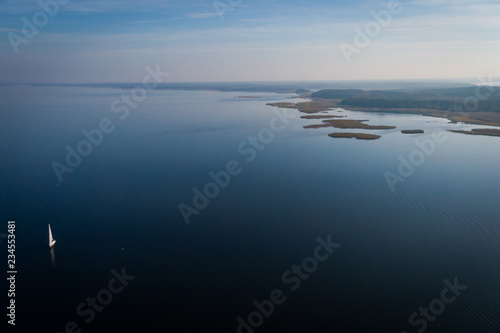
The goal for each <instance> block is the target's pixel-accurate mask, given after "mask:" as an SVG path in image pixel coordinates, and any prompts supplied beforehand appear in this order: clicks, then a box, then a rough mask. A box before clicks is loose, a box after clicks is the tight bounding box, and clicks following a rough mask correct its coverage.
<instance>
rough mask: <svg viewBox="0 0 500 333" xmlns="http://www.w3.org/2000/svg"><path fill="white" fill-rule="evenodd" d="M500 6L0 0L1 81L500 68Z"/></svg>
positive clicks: (319, 0)
mask: <svg viewBox="0 0 500 333" xmlns="http://www.w3.org/2000/svg"><path fill="white" fill-rule="evenodd" d="M44 4H45V5H44ZM55 4H57V5H55ZM43 7H45V11H44V9H43ZM389 8H391V9H393V10H392V11H390V10H389ZM396 8H397V9H396ZM377 13H378V14H380V15H381V16H380V17H381V19H380V22H377V21H376V19H375V16H376V15H377ZM387 14H388V15H387ZM499 17H500V4H499V3H498V1H496V0H495V1H493V0H456V1H448V0H413V1H411V0H404V1H403V0H402V1H401V2H400V4H399V6H396V5H395V4H394V1H392V2H391V1H390V2H388V1H379V0H366V1H355V0H352V1H351V0H325V1H323V0H268V1H263V0H184V1H181V0H164V1H160V0H141V1H137V0H135V1H131V0H120V1H118V0H109V1H96V0H85V1H81V0H80V1H79V0H58V2H57V0H40V1H33V0H30V1H28V0H0V83H27V82H32V83H33V82H35V83H45V82H47V83H90V82H140V81H141V80H142V78H143V77H144V76H145V74H146V73H147V72H146V70H145V68H146V67H147V66H150V67H153V68H155V67H156V66H159V67H160V68H161V70H162V71H164V72H169V73H170V75H169V77H168V81H171V82H188V81H194V82H200V81H291V80H301V81H303V80H391V79H445V78H449V79H455V78H478V77H481V76H482V77H488V76H493V77H500V61H499V60H498V59H499V57H498V56H499V55H500V39H499V38H498V33H499V31H500V20H499V19H498V18H499ZM26 22H27V23H26ZM30 26H31V27H35V28H36V31H33V30H31V29H30ZM366 28H369V29H370V28H371V30H368V31H369V35H368V34H367V33H366ZM359 31H361V33H360V32H359ZM363 35H364V37H360V36H363ZM356 37H357V38H356Z"/></svg>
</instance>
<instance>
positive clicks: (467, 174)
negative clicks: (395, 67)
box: [0, 86, 500, 333]
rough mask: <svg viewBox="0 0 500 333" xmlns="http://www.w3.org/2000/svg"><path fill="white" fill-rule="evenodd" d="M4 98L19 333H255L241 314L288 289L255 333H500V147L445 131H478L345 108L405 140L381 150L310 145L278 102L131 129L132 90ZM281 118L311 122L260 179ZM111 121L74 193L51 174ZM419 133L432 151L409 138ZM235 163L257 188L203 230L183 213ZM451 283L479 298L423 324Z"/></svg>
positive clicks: (4, 175)
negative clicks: (291, 273)
mask: <svg viewBox="0 0 500 333" xmlns="http://www.w3.org/2000/svg"><path fill="white" fill-rule="evenodd" d="M0 89H1V90H0V100H1V102H0V117H1V122H0V129H1V130H0V137H1V140H0V145H1V148H2V159H1V163H0V168H1V184H2V187H1V191H0V195H1V197H2V207H3V208H2V219H3V222H2V223H4V227H3V229H2V230H1V232H6V230H7V221H8V220H15V221H16V240H17V268H18V272H19V273H18V276H17V287H16V289H17V292H16V302H17V325H16V328H17V329H18V330H19V332H42V331H43V332H45V331H46V332H63V331H64V329H65V325H66V323H67V322H70V321H74V322H75V323H76V325H78V327H79V328H80V329H81V330H82V332H109V331H116V332H149V331H151V332H157V331H158V332H159V331H162V332H163V331H164V332H167V331H168V332H237V326H238V322H237V317H240V316H241V317H243V318H245V319H246V320H247V319H248V315H249V314H250V313H251V312H253V311H255V310H256V308H255V306H254V305H253V304H252V302H253V301H254V300H257V301H259V302H260V301H263V300H265V299H269V297H270V293H271V292H272V291H273V290H275V289H280V290H281V291H282V292H283V295H284V297H286V300H285V301H284V303H283V304H280V305H276V306H275V309H274V312H273V314H272V315H270V316H269V318H264V319H263V324H262V325H260V326H259V327H258V328H255V329H254V330H255V332H291V331H293V332H401V331H407V332H417V330H418V329H423V325H424V323H426V325H427V327H426V331H427V332H471V333H472V332H474V333H476V332H498V331H499V329H500V319H499V318H500V317H499V313H500V288H499V286H500V269H499V263H500V261H499V255H500V241H499V240H500V224H499V221H498V216H499V212H500V208H499V205H498V198H499V188H500V173H499V172H498V165H500V138H493V137H479V136H477V137H476V136H466V135H461V134H454V133H451V132H446V130H448V129H469V128H472V127H471V126H468V125H453V124H449V123H447V121H446V120H443V119H437V118H429V117H423V116H415V115H394V114H371V113H363V112H349V111H343V110H335V111H329V112H328V113H329V114H332V115H346V116H348V117H349V118H350V119H369V120H370V121H369V123H370V124H374V125H394V126H397V128H396V129H395V130H388V131H374V133H377V134H378V133H380V134H381V135H382V138H381V139H380V140H376V141H359V140H354V139H332V138H329V137H328V136H327V135H328V134H329V133H332V132H334V131H343V130H335V129H332V128H323V129H303V126H305V125H309V124H315V123H319V122H320V121H318V120H306V119H301V118H300V116H301V115H300V114H299V113H298V112H297V111H295V110H288V111H286V110H282V109H279V110H278V109H275V108H272V107H270V106H266V103H269V102H278V101H289V100H288V99H287V98H288V97H289V96H288V95H277V94H269V93H262V94H255V93H252V94H249V93H221V92H212V91H154V92H149V95H148V97H147V98H146V99H145V100H144V101H142V102H140V103H139V104H138V106H137V107H136V108H135V109H131V110H130V115H129V116H128V117H126V118H125V119H123V120H121V119H120V118H119V116H120V115H121V114H120V113H114V112H112V108H111V104H112V103H113V101H114V100H115V99H116V98H119V97H120V96H121V95H122V94H127V93H128V91H122V90H119V89H104V88H100V89H95V88H61V87H36V88H33V87H31V86H15V87H12V86H6V87H1V88H0ZM239 95H244V96H248V95H251V96H260V97H262V98H258V99H240V98H236V97H237V96H239ZM292 101H297V100H292ZM273 111H274V112H276V111H279V112H281V113H282V112H288V113H289V114H291V115H294V116H295V117H294V118H293V119H290V121H289V123H288V124H286V125H285V126H284V128H283V130H282V131H280V132H277V133H274V136H273V137H272V138H270V139H269V140H268V141H269V143H268V144H267V145H264V147H265V148H264V149H263V150H261V151H256V155H255V158H254V159H253V160H252V161H251V162H248V161H247V158H248V157H249V156H250V155H249V154H241V153H240V152H239V151H238V147H239V146H240V145H241V144H243V145H244V147H245V148H248V147H250V145H249V143H248V142H249V137H250V136H255V135H257V134H258V133H259V132H260V131H261V130H262V129H263V128H269V126H270V121H271V119H273V118H274V117H276V114H275V113H274V112H273ZM103 118H109V119H110V121H111V122H112V124H113V126H115V130H114V131H113V132H112V133H109V134H105V135H104V136H103V139H102V143H101V144H100V145H99V146H97V147H96V146H94V147H93V150H92V152H91V153H90V154H89V155H88V156H86V157H84V158H83V160H82V162H81V164H80V165H79V166H78V167H76V168H74V170H73V172H71V173H65V174H64V175H63V181H62V182H60V181H59V180H58V177H57V176H56V174H55V172H54V170H53V168H52V166H51V164H52V163H53V162H54V161H58V162H60V163H65V158H66V150H65V148H66V146H70V147H72V148H76V146H77V144H78V143H79V142H80V141H81V140H84V139H85V136H84V135H83V134H82V130H88V131H90V130H92V129H95V128H97V126H98V125H99V122H100V121H101V120H102V119H103ZM476 127H478V126H475V127H474V128H476ZM417 128H420V129H424V130H425V131H426V134H424V135H403V134H401V133H400V130H401V129H417ZM345 131H348V130H345ZM433 132H436V133H440V134H441V135H443V136H445V138H446V140H445V141H444V142H442V143H437V144H435V148H434V149H433V150H434V151H433V153H431V154H429V155H421V156H424V158H423V161H422V163H421V165H419V166H417V167H415V170H414V171H413V173H412V174H411V175H410V176H409V177H407V178H405V182H404V183H397V184H396V185H395V191H394V192H393V191H391V188H390V186H389V185H388V183H387V181H386V179H385V177H384V173H386V172H387V171H389V172H392V173H394V174H398V167H399V165H400V163H401V162H400V156H402V157H403V158H405V159H408V158H409V157H410V156H411V155H412V154H413V155H415V154H419V153H415V152H416V151H417V150H418V149H419V146H418V144H417V142H416V140H417V139H419V140H421V142H422V140H427V141H428V140H431V139H432V134H431V133H433ZM267 133H269V132H267ZM427 141H426V142H427ZM245 142H246V143H245ZM415 156H416V155H415ZM232 160H234V161H237V162H238V163H239V166H240V168H241V172H240V173H239V174H238V175H237V176H233V177H231V179H230V183H229V185H228V186H227V187H226V188H224V189H222V190H220V193H219V194H218V195H217V196H216V197H215V198H213V199H211V200H210V203H209V204H208V206H207V207H206V208H204V209H201V210H200V211H199V214H198V215H192V216H191V217H190V222H191V223H190V224H189V225H186V223H185V221H184V220H183V217H182V215H181V213H180V211H179V208H178V206H179V204H181V203H185V204H188V205H190V206H192V200H193V196H194V193H193V188H197V189H203V187H204V186H205V184H207V183H208V182H210V181H211V178H210V176H209V173H210V172H211V171H212V172H215V173H217V172H219V171H221V170H224V169H225V168H226V165H227V163H228V162H229V161H232ZM48 223H50V224H51V225H52V230H53V232H54V237H55V238H56V239H57V245H56V247H55V251H54V255H55V266H54V267H53V266H52V263H51V256H50V252H49V250H48V249H47V246H46V243H47V241H48V240H47V224H48ZM329 235H331V239H332V241H334V242H335V243H339V244H340V247H339V248H337V249H335V250H334V251H333V253H332V254H331V255H330V257H329V258H328V259H327V260H325V261H324V262H320V263H318V265H317V268H315V267H314V270H313V272H311V273H310V274H309V275H308V276H307V278H305V279H303V280H301V284H300V287H298V288H297V289H296V290H294V291H292V290H291V287H292V286H293V285H294V284H292V283H288V284H287V283H285V282H284V281H283V279H282V275H283V273H285V272H286V271H287V270H291V269H292V265H294V264H299V265H300V264H301V263H302V262H303V260H304V259H306V258H308V257H310V256H312V255H313V252H314V250H315V248H316V246H317V245H318V243H317V240H316V239H317V238H318V237H322V238H323V239H326V238H327V237H328V236H329ZM0 245H1V246H5V242H2V243H1V244H0ZM122 268H125V270H126V273H127V274H128V275H132V276H135V278H134V279H133V280H131V281H129V282H128V285H127V286H126V287H125V288H124V289H123V291H122V292H120V293H117V294H115V295H113V299H112V300H110V302H109V304H107V305H105V306H104V307H103V309H102V311H101V312H98V311H95V318H93V319H92V320H90V322H89V323H87V322H85V320H86V319H89V315H84V316H80V315H79V314H78V313H77V307H78V306H79V304H80V303H82V302H86V300H87V298H88V297H90V298H92V297H96V296H97V294H98V293H99V292H100V291H101V290H102V289H106V288H108V283H109V281H110V280H111V279H112V278H113V274H112V273H111V271H112V270H113V269H114V270H116V271H119V272H121V271H122ZM445 279H447V280H448V281H450V282H453V281H454V279H458V282H459V283H460V284H461V285H467V289H466V290H463V291H461V292H460V295H459V296H457V297H456V299H455V300H454V301H453V302H451V303H450V304H446V305H445V308H444V309H441V308H439V302H434V306H435V309H437V310H439V311H437V312H439V315H436V316H434V315H432V313H431V314H430V316H431V317H430V318H431V319H425V317H424V316H422V315H419V316H418V317H415V318H414V321H418V320H420V321H419V322H418V324H415V323H414V324H413V325H412V324H411V323H410V322H409V317H410V316H411V315H412V314H413V313H414V312H419V308H421V307H422V308H428V307H429V304H430V303H431V302H432V301H433V300H435V299H439V298H440V297H441V292H442V290H443V289H444V288H446V284H445V283H444V282H443V281H444V280H445ZM450 295H452V294H450ZM101 296H102V294H101ZM103 297H105V296H103ZM441 304H444V303H441ZM85 309H88V307H85ZM256 318H257V317H256ZM422 318H424V319H422ZM159 327H160V328H162V329H161V330H159V329H158V328H159ZM240 331H241V332H245V333H246V332H249V330H248V329H243V328H242V329H240Z"/></svg>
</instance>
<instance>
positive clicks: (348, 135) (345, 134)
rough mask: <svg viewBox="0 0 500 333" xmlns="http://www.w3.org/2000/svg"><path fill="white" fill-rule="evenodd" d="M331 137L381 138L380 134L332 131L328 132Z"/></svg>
mask: <svg viewBox="0 0 500 333" xmlns="http://www.w3.org/2000/svg"><path fill="white" fill-rule="evenodd" d="M328 136H329V137H331V138H346V139H352V138H356V140H377V139H380V135H373V134H366V133H331V134H328Z"/></svg>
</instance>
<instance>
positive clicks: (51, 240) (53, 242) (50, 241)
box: [49, 224, 56, 248]
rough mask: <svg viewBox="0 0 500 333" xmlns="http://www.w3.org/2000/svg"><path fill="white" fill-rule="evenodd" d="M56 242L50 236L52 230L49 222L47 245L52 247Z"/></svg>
mask: <svg viewBox="0 0 500 333" xmlns="http://www.w3.org/2000/svg"><path fill="white" fill-rule="evenodd" d="M55 244H56V240H55V239H54V238H53V237H52V230H51V229H50V224H49V247H50V248H52V247H53V246H54V245H55Z"/></svg>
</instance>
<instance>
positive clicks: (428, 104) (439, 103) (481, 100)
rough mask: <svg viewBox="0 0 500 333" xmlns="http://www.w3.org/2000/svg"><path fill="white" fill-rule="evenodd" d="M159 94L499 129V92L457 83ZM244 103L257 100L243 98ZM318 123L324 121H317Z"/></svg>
mask: <svg viewBox="0 0 500 333" xmlns="http://www.w3.org/2000/svg"><path fill="white" fill-rule="evenodd" d="M471 81H472V80H471ZM31 85H32V86H70V87H93V88H99V87H102V88H117V89H133V88H135V87H137V86H138V85H139V84H137V83H75V84H66V83H64V84H61V83H51V84H31ZM155 89H157V90H168V89H171V90H213V91H221V92H247V93H263V92H267V93H276V94H295V96H293V97H292V98H302V99H309V101H307V102H298V103H291V102H281V103H269V104H268V105H271V106H276V107H281V108H291V109H297V110H299V111H300V112H304V113H309V114H315V113H318V112H322V111H327V110H332V109H334V108H343V109H346V110H351V111H364V112H384V113H400V114H419V115H424V116H431V117H441V118H447V119H449V120H450V121H452V122H454V123H459V122H460V123H466V124H476V125H490V126H500V87H497V86H478V85H473V84H471V83H467V82H458V81H452V80H432V81H424V80H413V81H412V80H407V81H317V82H316V81H294V82H187V83H183V82H177V83H175V82H172V83H161V84H159V85H158V86H157V87H156V88H155ZM239 98H257V97H255V96H254V97H252V96H246V95H241V96H239ZM315 118H317V119H320V118H319V117H316V116H315ZM322 126H324V124H322ZM460 133H461V132H460ZM466 134H470V135H495V136H499V135H497V134H496V130H493V131H489V132H487V131H475V132H472V133H466Z"/></svg>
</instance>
